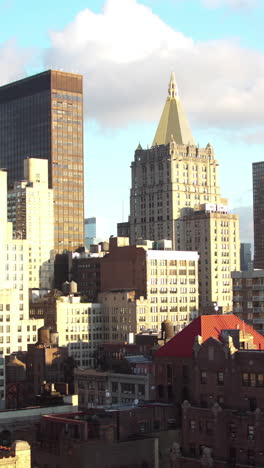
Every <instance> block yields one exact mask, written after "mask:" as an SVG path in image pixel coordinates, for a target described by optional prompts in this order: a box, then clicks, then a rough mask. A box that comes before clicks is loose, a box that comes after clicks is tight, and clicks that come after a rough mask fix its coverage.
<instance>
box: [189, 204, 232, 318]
mask: <svg viewBox="0 0 264 468" xmlns="http://www.w3.org/2000/svg"><path fill="white" fill-rule="evenodd" d="M184 211H185V212H184ZM180 248H181V249H185V250H197V251H198V252H199V312H200V313H213V311H214V310H215V311H217V310H219V311H220V312H223V313H226V312H232V308H233V302H232V301H233V294H232V279H231V272H232V271H234V270H239V269H240V236H239V217H238V216H237V215H233V214H229V213H228V210H227V206H225V205H215V204H209V203H207V204H205V205H200V206H197V208H196V209H195V210H193V209H188V210H187V209H186V210H183V213H182V217H181V219H180Z"/></svg>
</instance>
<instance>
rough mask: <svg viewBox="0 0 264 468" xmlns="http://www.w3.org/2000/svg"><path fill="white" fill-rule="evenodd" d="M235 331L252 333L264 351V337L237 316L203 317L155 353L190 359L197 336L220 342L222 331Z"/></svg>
mask: <svg viewBox="0 0 264 468" xmlns="http://www.w3.org/2000/svg"><path fill="white" fill-rule="evenodd" d="M233 329H239V330H242V331H244V332H245V333H250V334H251V335H252V336H253V341H254V344H255V346H256V349H262V350H264V337H263V336H262V335H260V333H258V332H256V331H255V330H254V329H253V328H252V327H250V326H249V325H247V324H246V323H245V322H244V321H243V320H240V319H239V318H238V317H237V316H236V315H234V314H228V315H201V316H200V317H198V318H197V319H195V320H193V321H192V322H191V323H190V324H189V325H187V327H185V328H184V329H183V330H181V331H180V332H179V333H177V335H175V336H174V337H173V338H172V339H171V340H170V341H168V342H167V343H166V344H165V345H164V346H162V347H161V348H160V349H159V350H158V351H157V352H156V353H155V356H158V357H159V356H160V357H162V356H164V357H190V356H192V351H193V345H194V340H195V337H196V336H197V335H200V336H201V337H202V340H203V342H204V341H206V340H207V339H208V338H210V337H213V338H216V339H217V340H219V341H220V335H221V332H222V330H233Z"/></svg>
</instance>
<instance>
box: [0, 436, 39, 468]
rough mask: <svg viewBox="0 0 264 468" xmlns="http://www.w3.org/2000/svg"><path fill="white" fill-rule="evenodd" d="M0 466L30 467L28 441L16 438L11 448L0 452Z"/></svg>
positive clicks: (13, 467) (9, 467) (11, 467)
mask: <svg viewBox="0 0 264 468" xmlns="http://www.w3.org/2000/svg"><path fill="white" fill-rule="evenodd" d="M0 466H3V467H5V468H31V448H30V445H29V443H28V442H26V441H24V440H16V441H15V442H13V444H12V446H11V448H10V449H9V450H6V451H5V452H4V451H3V450H2V453H0Z"/></svg>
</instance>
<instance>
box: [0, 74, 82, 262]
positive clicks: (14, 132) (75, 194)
mask: <svg viewBox="0 0 264 468" xmlns="http://www.w3.org/2000/svg"><path fill="white" fill-rule="evenodd" d="M26 157H34V158H41V159H48V161H49V186H50V187H51V188H53V191H54V247H55V252H56V253H60V252H62V251H63V250H65V249H66V250H74V249H75V248H77V247H79V246H83V245H84V226H83V223H84V222H83V220H84V171H83V86H82V76H81V75H76V74H72V73H65V72H62V71H55V70H48V71H45V72H43V73H40V74H38V75H35V76H31V77H29V78H25V79H23V80H19V81H16V82H14V83H10V84H8V85H5V86H2V87H0V164H1V167H3V168H5V169H7V170H8V184H9V186H10V185H12V184H13V183H14V182H15V181H18V180H21V179H22V178H23V161H24V159H25V158H26Z"/></svg>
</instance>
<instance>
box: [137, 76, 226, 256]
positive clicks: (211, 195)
mask: <svg viewBox="0 0 264 468" xmlns="http://www.w3.org/2000/svg"><path fill="white" fill-rule="evenodd" d="M200 203H214V204H221V203H225V200H222V199H221V195H220V188H219V186H218V162H217V161H216V159H215V158H214V150H213V148H212V146H211V145H210V144H209V143H208V144H207V146H206V148H200V147H199V146H197V145H196V143H195V141H194V138H193V136H192V132H191V129H190V127H189V124H188V121H187V119H186V117H185V114H184V111H183V108H182V105H181V101H180V98H179V95H178V90H177V86H176V82H175V77H174V74H173V73H172V75H171V79H170V82H169V88H168V96H167V100H166V103H165V106H164V110H163V113H162V115H161V119H160V122H159V125H158V129H157V131H156V135H155V137H154V140H153V143H152V146H151V148H150V149H145V150H143V149H142V147H141V146H140V145H139V146H138V148H137V149H136V151H135V158H134V161H133V162H132V188H131V193H130V240H131V243H133V244H134V243H135V242H136V240H137V239H139V238H144V239H150V240H156V241H157V240H160V239H171V240H172V242H173V249H179V248H180V239H179V231H180V229H179V217H180V214H181V210H182V208H185V207H194V206H195V205H199V204H200Z"/></svg>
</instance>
